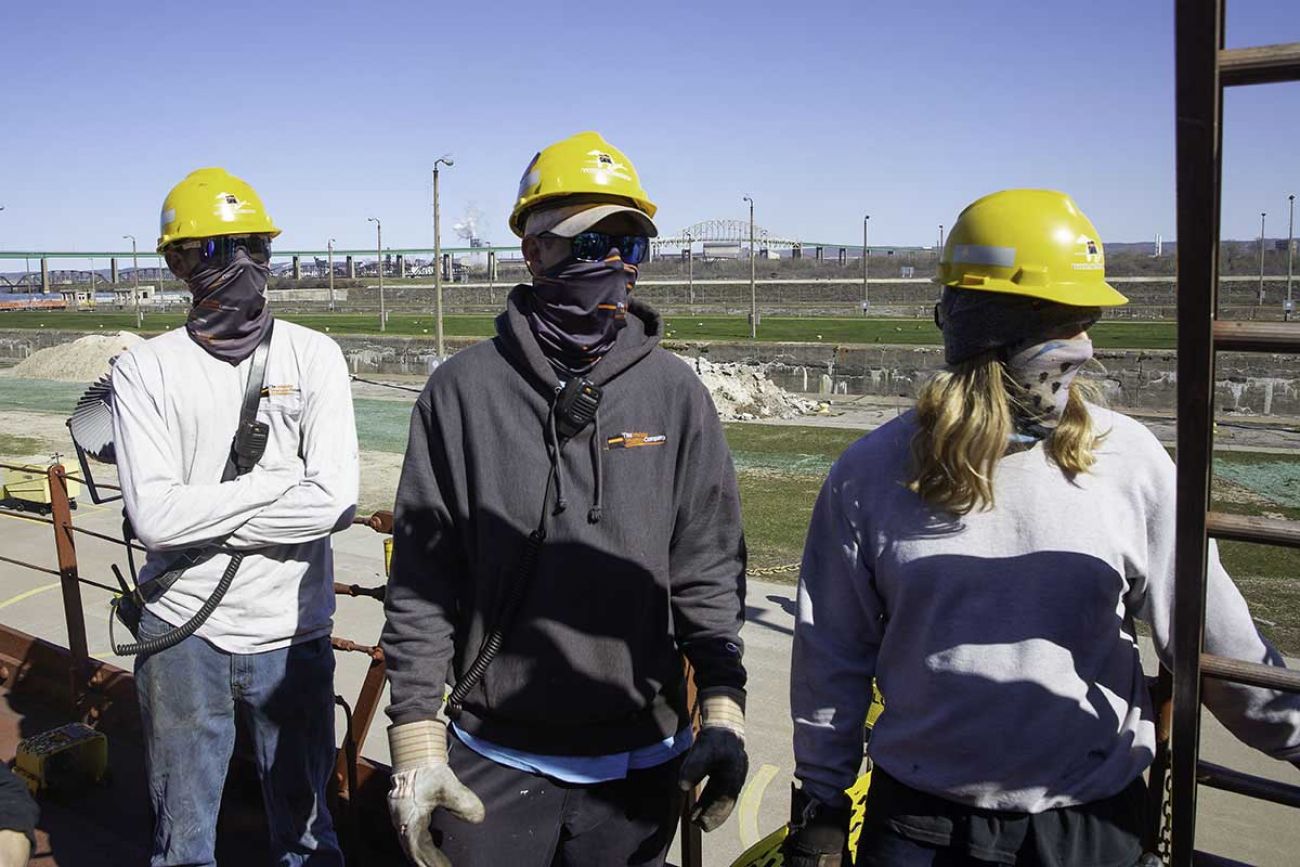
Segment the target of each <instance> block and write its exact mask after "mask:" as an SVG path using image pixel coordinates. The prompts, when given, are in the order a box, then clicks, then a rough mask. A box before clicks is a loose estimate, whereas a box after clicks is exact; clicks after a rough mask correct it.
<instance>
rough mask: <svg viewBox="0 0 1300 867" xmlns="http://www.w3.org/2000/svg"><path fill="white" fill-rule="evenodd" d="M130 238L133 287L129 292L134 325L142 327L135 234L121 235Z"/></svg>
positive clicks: (138, 259)
mask: <svg viewBox="0 0 1300 867" xmlns="http://www.w3.org/2000/svg"><path fill="white" fill-rule="evenodd" d="M122 237H123V238H124V239H125V238H130V239H131V266H132V270H131V276H132V280H131V283H132V285H133V288H132V290H131V292H132V293H133V294H134V295H135V327H136V328H137V329H142V328H144V314H143V313H141V312H140V253H139V251H138V250H136V248H135V235H123V236H122Z"/></svg>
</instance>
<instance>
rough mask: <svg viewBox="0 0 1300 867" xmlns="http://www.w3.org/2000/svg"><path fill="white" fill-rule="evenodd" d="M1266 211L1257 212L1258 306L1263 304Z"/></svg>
mask: <svg viewBox="0 0 1300 867" xmlns="http://www.w3.org/2000/svg"><path fill="white" fill-rule="evenodd" d="M1266 217H1268V212H1267V211H1260V212H1259V306H1261V307H1263V306H1264V220H1265V218H1266Z"/></svg>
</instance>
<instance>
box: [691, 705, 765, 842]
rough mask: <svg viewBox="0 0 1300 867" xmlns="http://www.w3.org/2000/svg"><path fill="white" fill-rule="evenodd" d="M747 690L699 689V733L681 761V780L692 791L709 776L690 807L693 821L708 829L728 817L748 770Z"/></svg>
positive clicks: (711, 828) (716, 825)
mask: <svg viewBox="0 0 1300 867" xmlns="http://www.w3.org/2000/svg"><path fill="white" fill-rule="evenodd" d="M744 738H745V694H744V693H743V692H742V691H740V690H738V689H730V688H727V687H717V688H714V689H706V690H701V691H700V733H699V734H698V735H696V736H695V743H694V744H693V745H692V746H691V749H690V752H688V753H687V754H686V761H685V762H683V763H682V773H681V778H680V784H681V787H682V791H684V792H689V791H690V790H691V789H693V788H695V787H696V786H698V785H699V784H700V782H701V781H702V780H703V779H704V778H705V777H708V778H709V782H708V784H707V785H706V786H705V787H704V792H703V793H702V794H701V795H700V799H699V800H698V801H696V802H695V809H693V810H691V821H692V822H694V823H695V824H696V825H698V826H700V828H702V829H704V830H705V831H712V830H713V829H714V828H716V827H718V826H719V825H721V824H722V823H723V822H725V821H727V817H728V816H730V815H731V810H732V808H733V807H735V806H736V799H737V798H739V797H740V790H741V789H742V788H743V787H744V785H745V777H746V775H748V774H749V756H747V755H746V754H745V739H744Z"/></svg>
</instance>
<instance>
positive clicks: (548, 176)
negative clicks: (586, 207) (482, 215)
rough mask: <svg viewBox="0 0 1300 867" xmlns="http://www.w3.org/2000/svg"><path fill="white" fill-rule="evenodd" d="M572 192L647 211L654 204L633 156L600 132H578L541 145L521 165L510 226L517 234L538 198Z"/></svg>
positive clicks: (550, 198) (543, 199)
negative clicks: (543, 146) (610, 141)
mask: <svg viewBox="0 0 1300 867" xmlns="http://www.w3.org/2000/svg"><path fill="white" fill-rule="evenodd" d="M572 196H576V197H581V199H579V200H582V199H585V200H588V201H592V202H614V203H617V204H621V205H630V206H632V207H634V208H636V209H637V210H639V211H641V212H642V213H644V214H645V215H646V216H647V217H653V216H654V215H655V211H657V210H658V208H656V207H655V205H654V202H651V201H650V198H649V196H648V195H647V194H646V191H645V190H644V189H642V187H641V180H640V178H638V177H637V174H636V167H635V166H633V165H632V161H631V160H630V159H628V158H627V156H626V155H625V154H624V153H623V152H622V151H621V150H619V149H618V148H616V147H614V146H613V145H611V144H610V143H609V142H607V141H605V138H604V137H603V136H602V135H601V134H600V133H598V132H580V133H578V134H577V135H572V136H569V137H568V138H566V139H564V140H563V141H558V142H556V143H555V144H553V145H549V146H547V147H545V148H543V149H542V150H541V151H539V152H538V154H537V156H535V157H533V160H532V162H530V163H529V164H528V168H526V169H524V176H523V177H522V178H520V179H519V194H518V195H517V196H516V197H515V208H514V210H513V211H511V213H510V230H511V231H512V232H514V233H515V234H516V235H518V236H519V237H521V238H522V237H523V236H524V217H525V215H526V214H527V213H528V211H530V210H532V209H533V208H535V207H537V206H538V205H540V204H542V203H543V202H546V201H553V200H555V199H562V198H568V197H572Z"/></svg>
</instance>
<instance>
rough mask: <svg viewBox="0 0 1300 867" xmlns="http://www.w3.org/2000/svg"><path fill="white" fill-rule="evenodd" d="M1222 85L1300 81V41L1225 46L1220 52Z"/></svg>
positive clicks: (1235, 85)
mask: <svg viewBox="0 0 1300 867" xmlns="http://www.w3.org/2000/svg"><path fill="white" fill-rule="evenodd" d="M1219 79H1220V81H1222V82H1223V86H1224V87H1240V86H1243V85H1247V84H1280V83H1282V82H1285V81H1300V42H1289V43H1283V44H1281V45H1257V46H1253V47H1251V48H1226V49H1224V50H1222V51H1220V52H1219Z"/></svg>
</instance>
